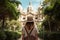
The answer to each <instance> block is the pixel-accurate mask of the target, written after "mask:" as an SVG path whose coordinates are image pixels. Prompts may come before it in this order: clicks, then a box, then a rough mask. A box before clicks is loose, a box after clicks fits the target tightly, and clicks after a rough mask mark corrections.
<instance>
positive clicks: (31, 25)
mask: <svg viewBox="0 0 60 40" xmlns="http://www.w3.org/2000/svg"><path fill="white" fill-rule="evenodd" d="M25 27H27V28H29V29H30V28H31V27H34V22H27V23H26V24H25Z"/></svg>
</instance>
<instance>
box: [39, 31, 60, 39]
mask: <svg viewBox="0 0 60 40" xmlns="http://www.w3.org/2000/svg"><path fill="white" fill-rule="evenodd" d="M39 38H42V39H44V40H60V33H59V32H47V31H44V32H43V31H41V32H40V33H39Z"/></svg>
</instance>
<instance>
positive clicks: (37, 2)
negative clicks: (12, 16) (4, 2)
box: [19, 0, 43, 10]
mask: <svg viewBox="0 0 60 40" xmlns="http://www.w3.org/2000/svg"><path fill="white" fill-rule="evenodd" d="M19 1H20V2H21V3H22V7H23V9H26V8H27V7H28V5H29V2H30V1H31V2H32V5H33V8H34V9H35V10H36V9H37V8H38V5H40V2H43V0H19Z"/></svg>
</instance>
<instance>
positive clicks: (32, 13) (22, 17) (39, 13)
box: [18, 2, 43, 26]
mask: <svg viewBox="0 0 60 40" xmlns="http://www.w3.org/2000/svg"><path fill="white" fill-rule="evenodd" d="M42 9H43V7H42V6H41V5H39V7H38V9H37V11H34V10H33V6H32V3H31V2H29V6H28V7H27V10H25V11H24V10H23V8H22V5H20V4H19V6H18V11H20V13H21V14H20V16H19V21H20V22H21V25H22V26H24V25H25V23H26V21H27V17H32V18H33V20H34V23H35V25H36V24H37V23H38V22H39V21H41V20H42V19H43V15H42ZM36 26H37V25H36Z"/></svg>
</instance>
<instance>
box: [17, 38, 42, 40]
mask: <svg viewBox="0 0 60 40" xmlns="http://www.w3.org/2000/svg"><path fill="white" fill-rule="evenodd" d="M18 40H22V38H20V39H18ZM38 40H42V39H40V38H38Z"/></svg>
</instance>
